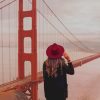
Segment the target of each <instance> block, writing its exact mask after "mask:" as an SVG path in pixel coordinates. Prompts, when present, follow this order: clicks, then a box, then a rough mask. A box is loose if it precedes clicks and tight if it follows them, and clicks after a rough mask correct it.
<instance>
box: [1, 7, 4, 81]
mask: <svg viewBox="0 0 100 100" xmlns="http://www.w3.org/2000/svg"><path fill="white" fill-rule="evenodd" d="M2 10H3V9H1V53H2V59H1V60H2V64H1V66H2V83H4V57H3V13H2Z"/></svg>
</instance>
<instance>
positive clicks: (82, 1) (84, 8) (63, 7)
mask: <svg viewBox="0 0 100 100" xmlns="http://www.w3.org/2000/svg"><path fill="white" fill-rule="evenodd" d="M0 1H2V0H0ZM10 1H13V0H6V1H5V2H4V3H2V5H4V4H7V3H8V2H10ZM25 1H26V3H27V4H28V5H27V7H30V6H31V4H30V3H29V2H28V0H25ZM29 1H31V0H29ZM45 2H46V3H47V4H48V5H49V7H50V8H51V9H52V10H53V11H54V13H55V14H56V15H57V16H58V17H59V19H60V20H61V21H62V22H63V23H64V24H65V26H66V27H67V28H68V29H69V30H70V31H71V32H72V33H73V34H77V33H80V34H82V33H83V34H85V33H89V34H98V35H99V33H100V0H45ZM2 5H1V4H0V7H1V6H2ZM16 5H17V3H16V2H15V3H13V4H11V6H10V7H9V8H10V14H11V16H10V19H11V20H14V19H13V18H16V15H17V14H15V13H16V12H15V11H18V10H15V9H16V8H14V9H13V7H17V6H16ZM37 9H39V10H40V11H41V12H42V13H43V14H44V15H45V16H46V17H47V18H48V20H49V21H50V22H52V23H53V24H54V25H56V27H57V28H58V29H60V31H63V33H65V32H66V30H65V29H64V27H63V26H62V25H61V24H60V23H59V21H58V20H57V19H56V18H55V17H54V16H53V14H52V13H51V12H50V10H49V9H48V8H47V7H46V5H45V4H44V3H43V1H42V0H37ZM7 12H9V11H8V8H7V7H6V9H4V10H3V14H2V15H3V16H4V17H3V18H5V19H6V18H8V17H9V16H8V15H9V14H8V13H7ZM12 12H14V15H13V13H12ZM5 14H6V15H5ZM0 15H1V11H0ZM38 15H39V14H38ZM39 16H40V15H39ZM38 18H39V17H38ZM0 19H1V18H0ZM40 19H41V20H43V22H42V21H41V22H39V21H38V22H39V23H38V25H40V24H41V25H40V26H43V25H44V27H45V26H47V23H46V24H43V23H45V22H46V21H44V19H42V18H40ZM38 20H39V19H38ZM13 22H14V21H13ZM4 26H6V25H4ZM41 28H43V27H41ZM41 30H42V29H41ZM46 30H47V31H48V32H50V31H52V28H51V27H50V26H49V27H46Z"/></svg>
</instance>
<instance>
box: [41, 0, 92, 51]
mask: <svg viewBox="0 0 100 100" xmlns="http://www.w3.org/2000/svg"><path fill="white" fill-rule="evenodd" d="M42 1H43V3H44V4H45V5H46V6H47V8H48V9H49V10H50V11H51V13H52V14H53V15H54V16H55V18H56V19H57V20H58V21H59V22H60V23H61V24H62V26H63V27H64V28H65V29H66V30H67V31H68V32H69V34H71V35H72V36H73V37H74V38H75V39H76V40H77V41H78V42H79V43H80V44H81V45H82V46H83V47H84V48H86V49H88V50H90V51H94V50H92V49H90V48H88V47H87V46H86V45H84V44H83V43H82V42H81V41H80V40H79V39H78V38H77V37H76V36H75V35H74V34H73V33H72V32H71V31H70V30H69V28H68V27H67V26H66V25H65V24H64V23H63V22H62V21H61V20H60V19H61V18H59V17H58V16H57V15H56V14H55V12H54V11H53V10H52V9H51V8H50V7H49V5H48V4H47V3H46V2H45V0H42Z"/></svg>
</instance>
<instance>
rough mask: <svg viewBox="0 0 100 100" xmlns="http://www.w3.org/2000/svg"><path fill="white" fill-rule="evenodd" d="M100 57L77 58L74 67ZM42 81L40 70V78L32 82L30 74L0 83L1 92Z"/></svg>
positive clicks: (98, 55) (96, 55)
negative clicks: (21, 78) (20, 78)
mask: <svg viewBox="0 0 100 100" xmlns="http://www.w3.org/2000/svg"><path fill="white" fill-rule="evenodd" d="M99 57H100V54H94V55H91V56H88V57H85V58H81V59H78V60H75V61H73V62H72V63H73V65H74V67H78V66H81V65H83V64H85V63H87V62H89V61H92V60H94V59H96V58H99ZM42 81H43V76H42V72H39V73H38V79H37V80H36V81H33V82H32V81H31V77H30V76H28V77H26V78H24V79H23V80H15V81H12V82H9V83H6V84H3V85H0V93H2V92H5V91H9V90H13V89H17V88H18V87H20V86H23V85H25V84H28V83H33V84H34V83H35V82H38V83H41V82H42ZM85 100H86V99H85Z"/></svg>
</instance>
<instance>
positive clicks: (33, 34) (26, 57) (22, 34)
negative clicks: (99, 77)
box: [18, 0, 38, 100]
mask: <svg viewBox="0 0 100 100" xmlns="http://www.w3.org/2000/svg"><path fill="white" fill-rule="evenodd" d="M24 1H25V0H19V25H18V77H19V79H24V78H25V70H24V69H25V68H24V67H25V65H24V63H25V61H30V62H31V80H32V81H35V80H37V29H36V27H37V26H36V0H32V9H31V10H30V11H24V10H23V6H24ZM24 18H31V25H32V26H31V30H24ZM26 37H29V38H31V53H25V52H24V39H25V38H26ZM31 90H32V94H31V95H32V98H31V99H32V100H37V90H38V84H36V83H35V84H34V85H32V87H31Z"/></svg>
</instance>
